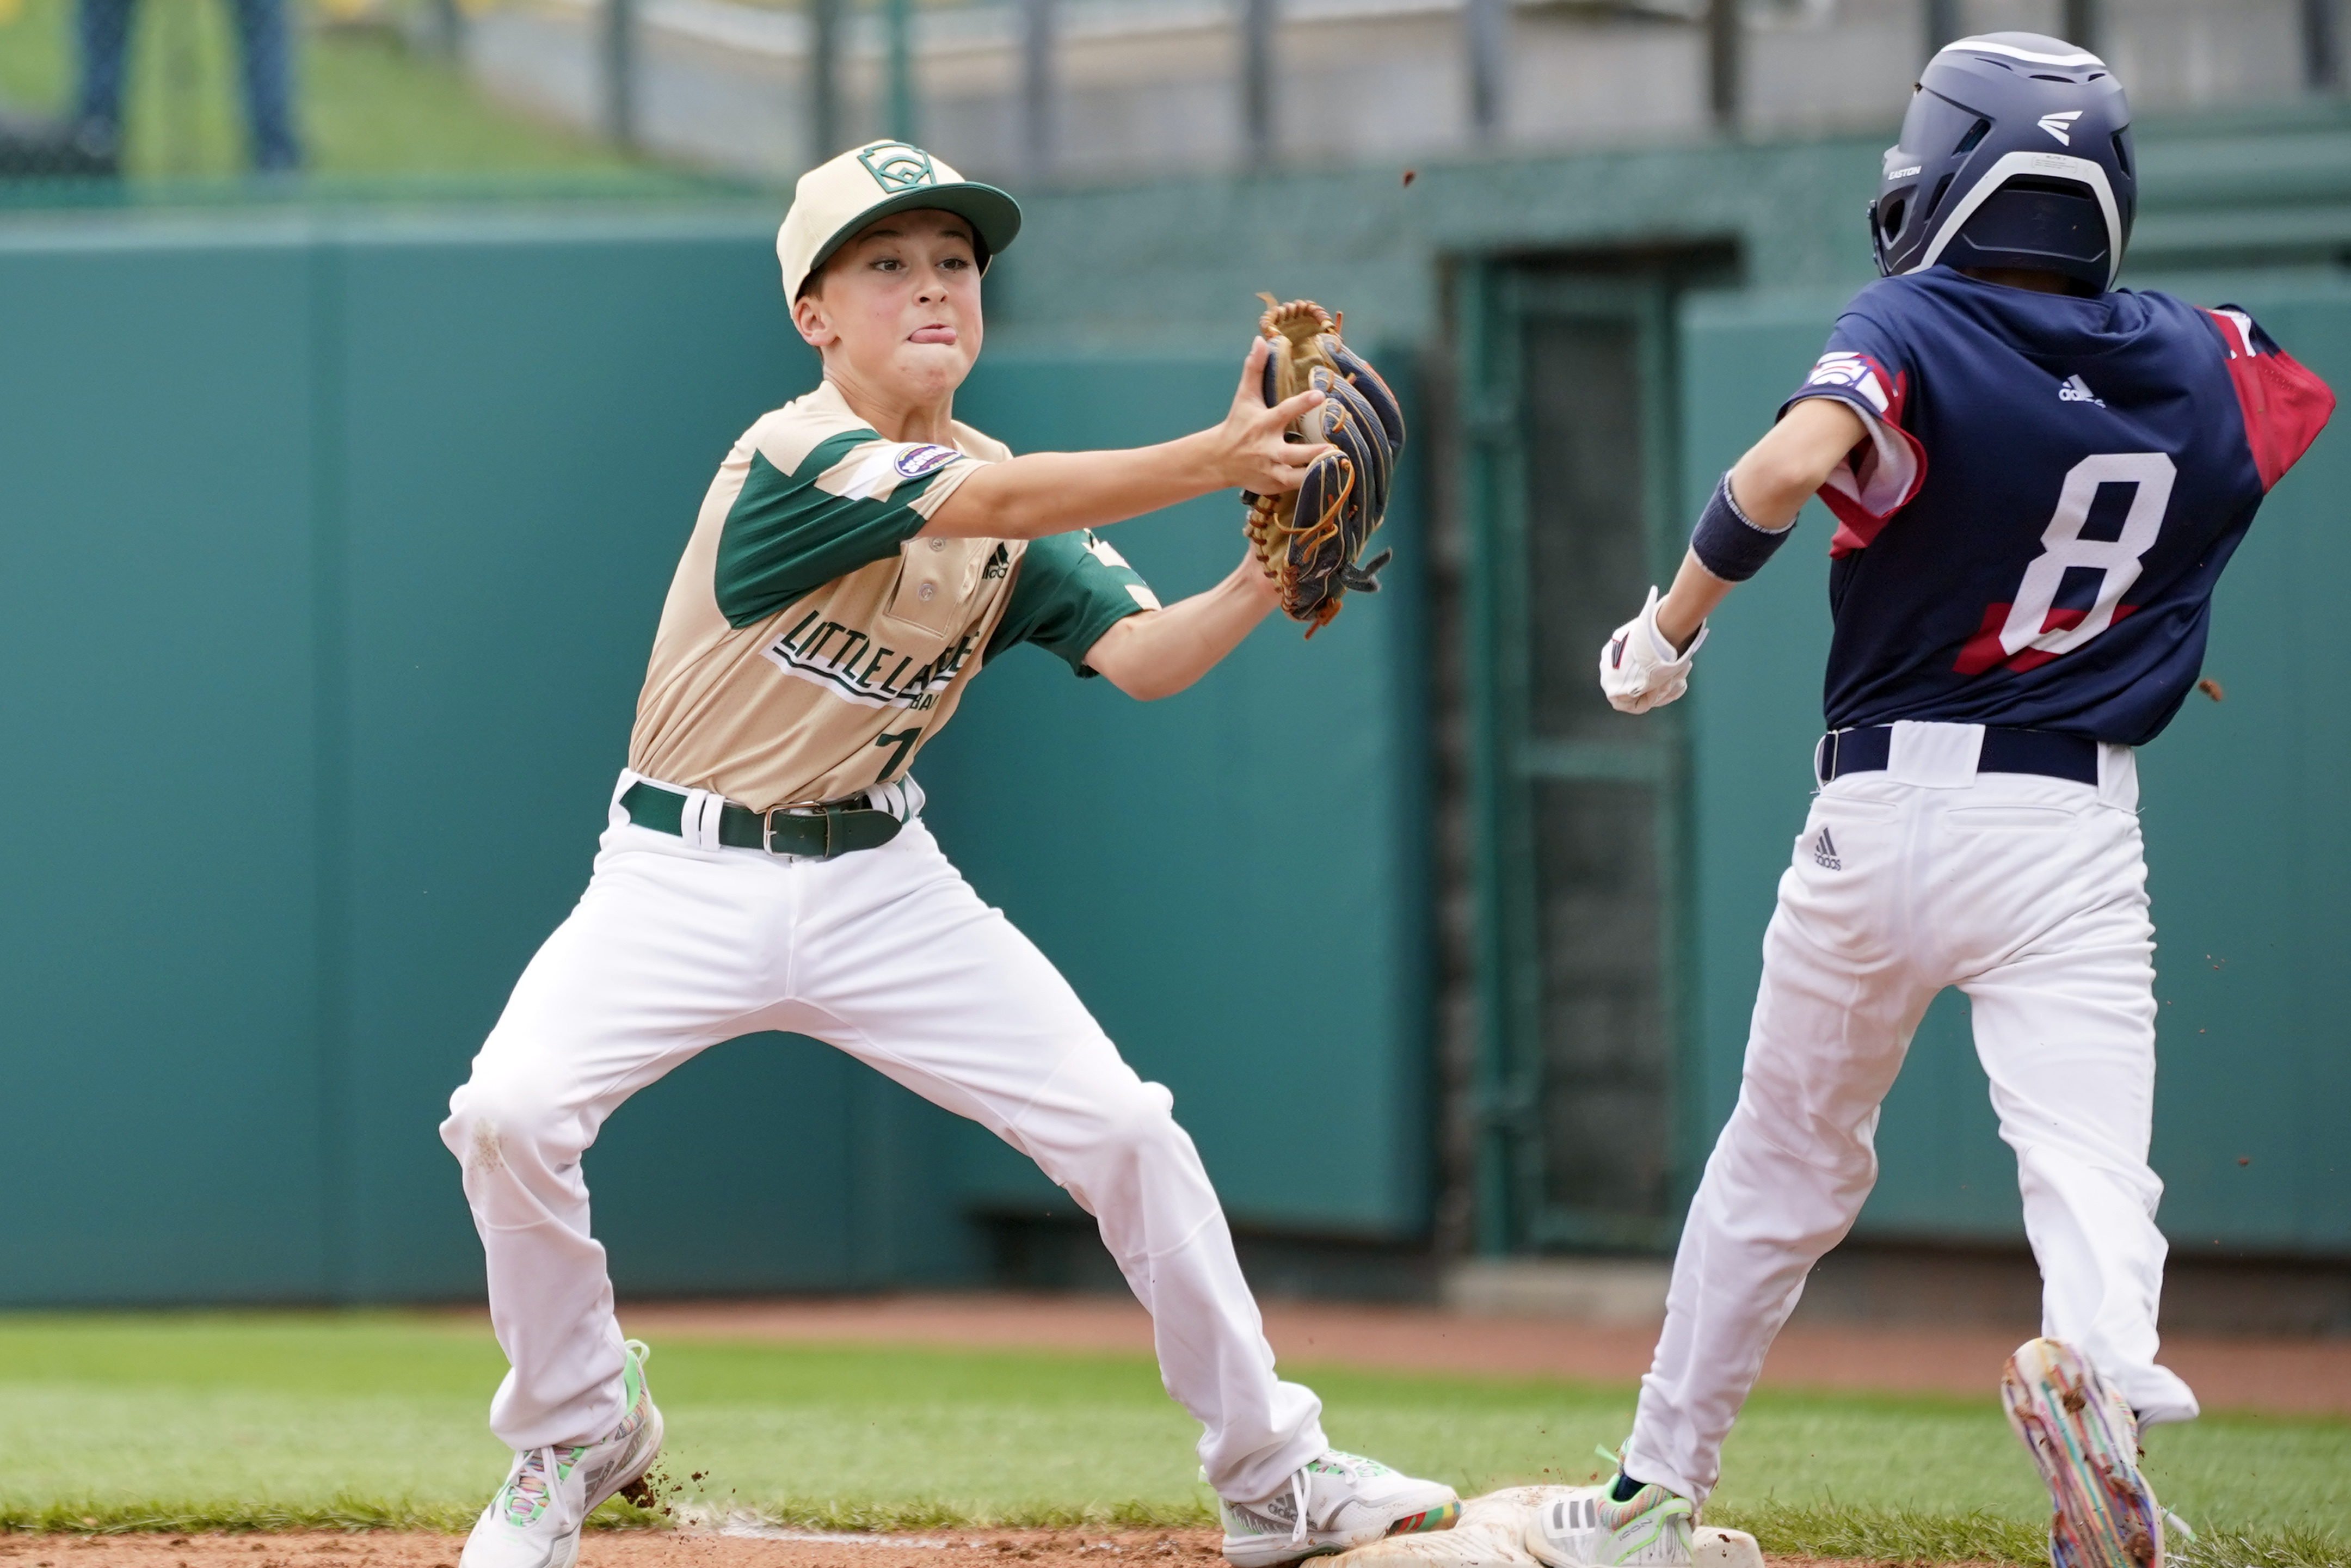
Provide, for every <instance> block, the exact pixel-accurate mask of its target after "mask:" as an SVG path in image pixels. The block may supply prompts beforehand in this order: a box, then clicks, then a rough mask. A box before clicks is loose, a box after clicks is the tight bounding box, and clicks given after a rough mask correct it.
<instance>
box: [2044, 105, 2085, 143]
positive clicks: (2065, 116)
mask: <svg viewBox="0 0 2351 1568" xmlns="http://www.w3.org/2000/svg"><path fill="white" fill-rule="evenodd" d="M2081 118H2082V111H2081V110H2078V109H2067V110H2059V111H2058V112H2057V113H2055V114H2044V115H2043V116H2042V117H2041V129H2042V130H2043V131H2047V132H2049V134H2050V135H2052V136H2054V137H2055V138H2056V139H2057V142H2058V145H2060V146H2062V147H2071V146H2072V145H2074V139H2073V138H2072V137H2071V136H2068V135H2066V134H2065V133H2066V132H2067V131H2071V130H2073V129H2074V121H2075V120H2079V119H2081Z"/></svg>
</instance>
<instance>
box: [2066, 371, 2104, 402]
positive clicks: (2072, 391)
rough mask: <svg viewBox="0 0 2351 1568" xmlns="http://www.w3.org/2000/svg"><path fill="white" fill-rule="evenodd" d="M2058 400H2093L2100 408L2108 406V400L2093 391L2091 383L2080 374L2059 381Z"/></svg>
mask: <svg viewBox="0 0 2351 1568" xmlns="http://www.w3.org/2000/svg"><path fill="white" fill-rule="evenodd" d="M2057 401H2058V402H2093V403H2095V404H2097V405H2098V406H2099V407H2100V408H2104V407H2105V406H2106V400H2105V399H2104V398H2102V397H2100V396H2099V395H2098V394H2097V393H2095V392H2092V391H2091V390H2090V383H2089V382H2085V381H2084V380H2083V379H2082V378H2081V377H2079V376H2067V377H2066V378H2065V379H2064V381H2062V382H2058V383H2057Z"/></svg>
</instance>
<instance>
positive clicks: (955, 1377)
mask: <svg viewBox="0 0 2351 1568" xmlns="http://www.w3.org/2000/svg"><path fill="white" fill-rule="evenodd" d="M1562 1332H1569V1331H1564V1330H1563V1331H1562ZM655 1351H656V1354H655V1356H654V1360H653V1368H652V1373H653V1387H654V1390H655V1392H656V1394H657V1395H658V1396H659V1397H660V1399H661V1402H662V1406H663V1410H664V1414H665V1415H666V1416H667V1418H668V1423H669V1432H670V1440H669V1447H668V1450H667V1455H666V1460H665V1464H666V1469H668V1471H669V1473H670V1474H671V1475H672V1476H674V1477H685V1476H689V1475H691V1474H692V1473H693V1472H695V1471H701V1472H704V1473H705V1476H706V1478H707V1479H705V1480H704V1481H703V1482H701V1483H699V1484H689V1485H688V1486H687V1487H686V1488H685V1489H684V1492H683V1493H682V1494H681V1497H680V1500H684V1501H688V1502H694V1503H700V1504H704V1505H705V1506H716V1507H735V1508H749V1509H754V1510H757V1511H759V1512H761V1513H764V1514H766V1515H768V1516H769V1517H771V1518H774V1519H777V1520H778V1521H792V1522H798V1523H802V1524H808V1525H821V1526H826V1527H831V1528H841V1527H867V1528H871V1527H888V1526H894V1527H900V1528H927V1527H934V1526H941V1525H950V1524H960V1523H977V1522H990V1521H992V1522H1003V1523H1027V1524H1056V1523H1062V1524H1076V1523H1116V1522H1127V1523H1134V1524H1175V1523H1188V1522H1196V1521H1204V1520H1205V1518H1206V1507H1207V1499H1206V1496H1205V1494H1204V1492H1203V1490H1202V1489H1201V1488H1199V1487H1198V1486H1197V1485H1196V1482H1195V1480H1194V1479H1193V1477H1194V1469H1195V1461H1194V1459H1193V1458H1192V1454H1191V1445H1192V1441H1193V1438H1194V1437H1195V1436H1196V1427H1195V1426H1194V1424H1193V1423H1192V1422H1191V1421H1190V1420H1189V1419H1188V1418H1187V1417H1186V1416H1185V1415H1184V1414H1183V1412H1182V1411H1181V1410H1179V1409H1177V1408H1176V1407H1175V1406H1174V1405H1172V1404H1171V1403H1170V1402H1169V1401H1168V1400H1167V1398H1166V1397H1165V1395H1164V1394H1162V1393H1161V1391H1160V1389H1159V1385H1158V1377H1157V1374H1156V1372H1155V1369H1154V1368H1153V1366H1152V1365H1151V1364H1150V1363H1149V1362H1148V1361H1147V1360H1145V1359H1143V1358H1140V1357H1132V1356H1100V1355H1067V1356H1057V1355H1038V1354H962V1353H953V1352H946V1351H933V1350H896V1349H880V1348H872V1347H820V1346H808V1345H774V1344H742V1343H714V1342H707V1341H692V1340H674V1341H666V1342H657V1343H656V1345H655ZM503 1370H504V1363H503V1361H502V1359H501V1358H500V1356H499V1354H498V1352H497V1347H496V1345H495V1344H494V1343H492V1342H491V1341H490V1338H489V1336H488V1334H487V1333H486V1332H484V1331H483V1330H481V1329H479V1328H477V1327H473V1326H470V1325H468V1324H466V1323H465V1322H461V1321H457V1320H452V1319H441V1318H432V1317H423V1316H404V1315H397V1314H388V1313H353V1314H323V1313H251V1314H211V1313H207V1314H190V1315H185V1316H161V1315H146V1316H91V1317H66V1316H47V1315H43V1316H16V1317H7V1318H0V1409H5V1411H7V1413H8V1416H9V1419H8V1420H7V1421H6V1422H5V1424H0V1526H7V1527H13V1528H18V1529H23V1528H32V1527H47V1528H62V1529H85V1530H86V1529H109V1528H112V1529H126V1528H142V1527H143V1528H172V1529H189V1528H204V1527H213V1528H282V1527H287V1526H292V1525H298V1524H306V1523H307V1524H323V1525H329V1526H342V1527H348V1528H365V1527H370V1526H380V1525H399V1524H407V1525H422V1526H434V1527H444V1528H448V1527H456V1526H460V1525H462V1524H463V1523H464V1522H465V1521H467V1520H468V1519H470V1517H471V1516H472V1514H473V1513H474V1512H475V1511H476V1510H478V1509H479V1507H480V1505H481V1500H482V1499H483V1498H484V1497H485V1496H486V1493H487V1491H488V1490H489V1489H490V1487H491V1486H493V1485H494V1484H495V1482H496V1479H497V1477H498V1476H499V1474H500V1473H501V1472H502V1471H503V1469H504V1465H505V1456H504V1452H503V1450H502V1449H501V1448H499V1446H498V1445H497V1443H496V1441H495V1440H494V1439H492V1438H491V1437H489V1436H488V1435H487V1433H486V1431H485V1430H484V1429H483V1419H484V1409H485V1406H486V1401H487V1399H488V1396H489V1393H490V1391H491V1389H492V1388H493V1387H494V1386H495V1385H496V1381H497V1378H498V1376H499V1375H500V1373H501V1372H502V1371H503ZM1311 1381H1312V1382H1313V1384H1314V1386H1315V1387H1316V1389H1317V1390H1318V1391H1319V1392H1320V1393H1321V1394H1322V1397H1323V1400H1324V1402H1325V1406H1326V1410H1327V1414H1326V1424H1327V1426H1328V1427H1329V1428H1330V1431H1331V1433H1332V1438H1333V1440H1334V1441H1336V1442H1338V1443H1340V1444H1341V1445H1342V1446H1343V1447H1347V1448H1357V1449H1361V1450H1364V1451H1367V1452H1371V1453H1374V1454H1377V1455H1378V1456H1380V1457H1381V1458H1384V1459H1386V1460H1388V1461H1389V1462H1391V1463H1394V1464H1396V1465H1399V1466H1402V1467H1404V1468H1406V1469H1413V1470H1416V1471H1417V1472H1419V1473H1422V1474H1426V1475H1435V1476H1439V1477H1442V1478H1443V1479H1447V1480H1448V1481H1451V1482H1452V1483H1453V1484H1454V1485H1456V1486H1458V1487H1459V1488H1460V1489H1462V1490H1463V1491H1464V1492H1465V1493H1468V1492H1474V1491H1482V1490H1488V1489H1489V1488H1492V1487H1495V1486H1499V1485H1505V1484H1510V1483H1513V1482H1520V1481H1529V1480H1546V1479H1551V1480H1560V1479H1563V1480H1571V1481H1583V1480H1584V1479H1588V1478H1591V1477H1593V1475H1594V1474H1595V1473H1596V1472H1597V1470H1598V1469H1599V1461H1598V1460H1597V1459H1596V1458H1593V1454H1592V1450H1593V1446H1594V1445H1595V1444H1600V1443H1606V1444H1610V1445H1613V1444H1614V1443H1615V1442H1616V1441H1617V1440H1618V1439H1619V1438H1621V1437H1623V1436H1624V1434H1625V1427H1626V1425H1627V1423H1628V1422H1629V1419H1630V1416H1631V1412H1632V1400H1633V1391H1632V1389H1631V1388H1630V1387H1604V1386H1586V1385H1572V1384H1560V1383H1536V1382H1519V1383H1504V1382H1496V1381H1485V1380H1470V1379H1461V1378H1440V1377H1429V1376H1398V1375H1378V1374H1372V1373H1365V1372H1360V1371H1349V1370H1340V1369H1319V1370H1314V1371H1313V1372H1312V1376H1311ZM2149 1464H2150V1468H2151V1471H2152V1473H2153V1475H2154V1477H2155V1479H2156V1480H2157V1483H2158V1487H2159V1488H2160V1489H2161V1490H2162V1492H2163V1495H2164V1498H2165V1500H2166V1501H2167V1502H2168V1503H2170V1504H2171V1505H2172V1506H2173V1507H2175V1508H2177V1509H2178V1510H2179V1511H2181V1512H2182V1513H2184V1514H2186V1515H2187V1516H2188V1517H2189V1519H2191V1520H2192V1521H2194V1522H2195V1523H2196V1524H2198V1525H2199V1528H2201V1529H2202V1530H2203V1531H2205V1533H2206V1535H2207V1536H2208V1537H2210V1538H2217V1539H2220V1541H2221V1542H2222V1544H2223V1546H2224V1547H2225V1551H2223V1552H2221V1553H2220V1555H2219V1556H2215V1557H2213V1558H2212V1559H2211V1560H2212V1561H2213V1562H2215V1563H2219V1562H2221V1561H2223V1560H2225V1561H2227V1562H2229V1563H2244V1564H2261V1565H2263V1568H2268V1565H2275V1568H2314V1565H2315V1564H2319V1563H2351V1423H2346V1422H2343V1421H2335V1420H2313V1419H2304V1418H2287V1417H2275V1418H2264V1417H2254V1416H2226V1417H2214V1418H2208V1419H2206V1420H2204V1421H2201V1422H2198V1423H2196V1424H2194V1425H2193V1426H2189V1427H2161V1428H2158V1429H2157V1430H2156V1431H2155V1432H2154V1433H2153V1434H2151V1437H2150V1458H2149ZM1724 1475H1725V1479H1724V1484H1723V1487H1722V1490H1720V1491H1719V1492H1718V1493H1717V1494H1716V1497H1715V1500H1714V1501H1713V1503H1712V1504H1711V1505H1710V1507H1709V1510H1708V1512H1709V1517H1711V1518H1713V1519H1715V1520H1717V1521H1721V1522H1738V1523H1744V1524H1746V1525H1748V1526H1749V1527H1750V1528H1753V1529H1755V1530H1756V1531H1757V1533H1758V1534H1759V1535H1761V1536H1762V1537H1763V1539H1764V1541H1765V1542H1766V1544H1767V1545H1769V1546H1771V1547H1772V1548H1773V1549H1775V1550H1786V1551H1798V1550H1802V1551H1809V1552H1815V1553H1818V1554H1821V1555H1839V1556H1863V1555H1866V1556H1876V1557H1881V1558H1887V1559H1896V1560H1952V1559H1960V1558H1970V1557H1973V1558H1983V1559H1989V1560H2007V1561H2015V1562H2033V1561H2037V1560H2038V1557H2039V1553H2040V1542H2041V1523H2042V1518H2043V1510H2044V1507H2045V1504H2044V1502H2043V1498H2042V1495H2041V1492H2040V1490H2039V1487H2038V1484H2037V1482H2036V1481H2035V1479H2034V1478H2033V1474H2032V1468H2031V1466H2030V1465H2029V1464H2028V1463H2027V1462H2026V1460H2025V1458H2024V1457H2023V1454H2022V1450H2021V1449H2020V1448H2017V1447H2016V1445H2015V1443H2014V1441H2013V1439H2011V1437H2010V1436H2009V1434H2008V1430H2007V1427H2006V1426H2005V1424H2004V1423H2003V1422H2002V1421H2001V1416H2000V1412H1999V1410H1998V1408H1997V1406H1996V1405H1995V1404H1994V1402H1993V1401H1992V1399H1991V1397H1990V1396H1989V1393H1987V1396H1986V1397H1985V1398H1984V1399H1982V1400H1980V1401H1972V1402H1963V1401H1954V1400H1941V1399H1909V1398H1903V1399H1896V1398H1874V1397H1860V1396H1835V1397H1833V1396H1796V1395H1786V1394H1767V1395H1763V1396H1759V1397H1757V1398H1756V1399H1755V1400H1754V1401H1753V1403H1752V1404H1751V1405H1750V1407H1749V1410H1748V1412H1747V1415H1746V1416H1745V1417H1744V1418H1743V1419H1742V1420H1741V1422H1740V1427H1739V1430H1738V1432H1737V1433H1736V1434H1735V1435H1734V1436H1733V1437H1732V1439H1731V1444H1730V1447H1729V1452H1728V1454H1727V1455H1726V1458H1725V1465H1724ZM630 1517H632V1516H627V1515H625V1514H622V1515H616V1521H621V1522H625V1521H627V1520H628V1518H630Z"/></svg>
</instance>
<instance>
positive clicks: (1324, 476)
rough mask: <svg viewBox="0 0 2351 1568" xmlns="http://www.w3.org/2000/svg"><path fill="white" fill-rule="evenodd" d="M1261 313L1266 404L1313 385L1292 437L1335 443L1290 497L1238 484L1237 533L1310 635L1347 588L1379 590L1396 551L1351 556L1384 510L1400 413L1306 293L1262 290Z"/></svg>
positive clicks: (1336, 324)
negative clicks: (1244, 505)
mask: <svg viewBox="0 0 2351 1568" xmlns="http://www.w3.org/2000/svg"><path fill="white" fill-rule="evenodd" d="M1258 298H1260V299H1262V300H1264V301H1265V303H1266V312H1265V314H1264V315H1263V316H1261V317H1259V319H1258V324H1257V329H1258V331H1259V333H1261V334H1262V335H1263V336H1264V337H1266V338H1267V339H1268V340H1270V341H1271V343H1272V344H1273V351H1272V352H1271V353H1270V354H1268V355H1267V356H1266V361H1265V389H1264V390H1265V402H1266V406H1267V407H1268V408H1270V407H1272V406H1273V405H1274V404H1276V403H1278V402H1280V401H1281V400H1282V399H1284V398H1287V397H1294V396H1296V395H1297V394H1298V393H1300V392H1305V391H1307V390H1308V389H1309V388H1311V389H1313V390H1314V391H1316V392H1322V394H1323V397H1324V401H1323V402H1322V403H1321V404H1320V405H1319V406H1317V407H1315V408H1313V409H1311V410H1309V411H1308V412H1307V413H1306V414H1305V415H1304V416H1303V417H1302V418H1301V419H1300V420H1299V421H1298V423H1296V424H1295V425H1293V426H1291V429H1290V439H1292V440H1293V441H1317V442H1328V443H1329V444H1331V446H1332V448H1333V450H1332V451H1330V452H1327V453H1325V454H1324V455H1322V456H1321V457H1318V458H1316V459H1315V460H1314V462H1313V464H1312V465H1311V466H1310V467H1308V469H1307V470H1306V479H1305V483H1303V484H1301V486H1299V487H1298V489H1297V490H1296V491H1295V492H1294V493H1292V494H1290V495H1286V496H1259V495H1257V494H1255V493H1253V492H1250V491H1247V490H1244V491H1242V492H1241V498H1242V499H1243V500H1245V501H1246V502H1248V503H1249V517H1248V519H1247V521H1246V522H1244V523H1243V525H1242V528H1243V531H1244V532H1246V533H1247V534H1248V535H1249V543H1250V545H1251V546H1253V547H1254V548H1255V549H1256V551H1257V559H1258V564H1259V565H1260V566H1262V567H1264V568H1265V574H1266V575H1267V576H1268V577H1270V578H1272V579H1273V580H1274V581H1275V583H1276V584H1277V585H1278V586H1279V587H1280V591H1281V608H1282V611H1283V612H1284V613H1286V614H1287V615H1288V616H1289V617H1290V619H1291V620H1292V621H1303V622H1306V623H1307V624H1306V634H1307V635H1308V636H1309V637H1311V636H1313V635H1314V633H1315V632H1319V631H1321V630H1322V628H1323V627H1324V626H1326V625H1328V624H1330V622H1331V618H1332V616H1334V615H1336V614H1338V613H1339V600H1340V598H1341V596H1342V595H1343V594H1344V593H1346V592H1347V591H1349V590H1353V591H1355V592H1357V593H1376V592H1378V591H1379V588H1380V584H1379V580H1378V577H1377V573H1378V571H1379V570H1380V568H1382V567H1384V566H1385V565H1387V563H1388V557H1389V556H1390V555H1391V554H1392V553H1393V552H1392V551H1388V550H1382V551H1381V552H1380V553H1379V554H1378V555H1376V556H1374V557H1373V558H1372V559H1370V560H1368V561H1365V562H1364V563H1363V564H1362V565H1360V566H1359V565H1357V564H1356V560H1355V558H1356V557H1357V556H1360V555H1361V554H1363V552H1364V544H1365V542H1366V541H1368V540H1369V539H1370V538H1371V537H1372V530H1373V529H1374V528H1378V527H1379V526H1380V518H1381V517H1383V516H1384V515H1385V514H1386V512H1387V509H1388V486H1389V483H1390V481H1391V480H1392V479H1393V478H1394V477H1395V455H1396V449H1397V448H1398V447H1401V446H1402V445H1403V444H1404V414H1403V413H1402V412H1401V411H1399V410H1398V409H1397V407H1396V400H1395V393H1394V392H1390V391H1388V384H1387V382H1384V381H1382V380H1380V373H1379V372H1378V371H1375V370H1374V369H1372V367H1371V366H1370V364H1368V363H1367V362H1365V361H1364V360H1363V359H1362V358H1360V357H1359V356H1357V355H1356V354H1355V353H1354V352H1353V351H1352V350H1349V349H1348V347H1347V345H1346V344H1344V343H1343V342H1341V341H1340V340H1339V328H1340V319H1334V318H1333V317H1332V315H1331V313H1330V312H1329V311H1327V310H1325V309H1323V308H1322V307H1321V306H1320V305H1317V304H1315V303H1314V302H1313V301H1312V300H1311V299H1293V300H1291V301H1290V303H1289V304H1287V305H1283V304H1279V303H1276V301H1275V299H1274V298H1273V296H1272V295H1270V294H1260V295H1259V296H1258Z"/></svg>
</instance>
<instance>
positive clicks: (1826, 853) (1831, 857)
mask: <svg viewBox="0 0 2351 1568" xmlns="http://www.w3.org/2000/svg"><path fill="white" fill-rule="evenodd" d="M1813 859H1814V860H1815V861H1818V862H1820V866H1821V869H1822V870H1823V871H1843V870H1844V861H1842V860H1840V859H1839V858H1838V857H1837V847H1836V841H1835V840H1834V839H1833V838H1831V837H1829V831H1828V830H1827V829H1826V828H1823V829H1822V830H1821V831H1820V835H1819V836H1818V837H1817V838H1815V839H1813Z"/></svg>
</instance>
